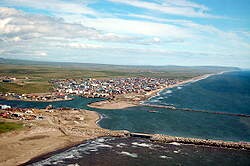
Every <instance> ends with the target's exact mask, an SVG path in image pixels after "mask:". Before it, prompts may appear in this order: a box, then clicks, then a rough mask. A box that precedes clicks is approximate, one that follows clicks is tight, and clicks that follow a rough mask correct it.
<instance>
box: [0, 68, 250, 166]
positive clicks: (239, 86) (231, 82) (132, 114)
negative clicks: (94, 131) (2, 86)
mask: <svg viewBox="0 0 250 166" xmlns="http://www.w3.org/2000/svg"><path fill="white" fill-rule="evenodd" d="M99 100H101V99H87V98H80V97H75V100H72V101H59V102H51V103H43V102H23V101H6V100H0V104H7V105H11V106H13V107H28V108H34V107H35V108H45V107H46V106H47V105H49V104H52V105H53V106H54V107H71V108H82V109H88V110H93V111H97V112H98V113H100V114H102V116H103V119H102V120H101V121H100V122H99V125H100V126H101V127H103V128H107V129H112V130H129V131H131V132H142V133H158V134H167V135H172V136H182V137H194V138H204V139H220V140H225V141H248V142H250V118H249V117H241V116H232V115H223V114H212V113H209V112H227V113H233V114H245V115H250V107H249V106H250V71H235V72H227V73H224V74H220V75H214V76H211V77H209V78H207V79H203V80H200V81H196V82H192V83H188V84H185V85H182V86H179V87H175V88H172V89H166V90H163V91H161V92H160V93H159V94H158V95H157V96H155V97H152V98H151V99H150V100H148V101H145V103H146V104H152V105H160V106H161V105H165V106H166V105H167V106H174V107H176V108H188V109H192V110H206V112H189V111H182V110H173V109H167V108H157V107H150V106H137V107H130V108H126V109H120V110H101V109H95V108H89V107H88V106H87V105H88V103H91V102H94V101H99ZM152 110H153V111H154V112H152ZM110 139H111V142H109V141H107V143H108V145H109V144H110V143H111V144H112V141H115V142H117V144H116V143H114V146H115V148H114V146H113V145H112V148H110V147H109V148H108V147H101V149H99V150H98V151H95V150H93V152H91V153H89V154H85V152H79V154H80V156H81V157H80V158H78V157H75V156H74V155H73V156H72V158H69V160H68V159H67V161H64V160H63V161H62V165H63V164H65V163H66V164H65V165H68V164H69V162H70V163H71V164H72V163H78V165H91V164H86V163H94V165H112V163H116V164H117V163H119V165H122V164H123V165H126V164H125V163H124V161H128V163H127V164H129V165H133V164H132V163H138V164H134V165H141V164H140V163H143V162H144V161H148V162H147V163H151V164H148V165H152V163H154V162H155V163H157V164H155V165H164V164H166V163H167V164H170V165H178V164H181V165H193V164H192V163H195V164H194V165H200V164H199V162H201V160H202V165H211V164H215V165H220V164H218V163H217V162H222V165H244V163H248V164H245V165H249V160H250V159H249V152H246V151H235V150H232V149H222V148H211V147H209V148H208V147H197V146H193V145H190V146H189V145H188V146H186V145H180V146H176V145H175V146H173V147H174V148H177V149H176V150H174V149H171V148H173V147H172V145H169V144H165V145H164V144H163V145H161V146H162V147H163V149H164V150H166V151H164V150H163V149H161V148H159V149H157V148H155V147H154V148H153V149H157V150H153V149H150V148H147V150H146V149H144V150H142V149H140V148H142V147H140V148H137V149H136V148H135V147H133V144H132V143H133V141H135V142H138V141H139V142H140V143H141V141H142V142H143V141H147V140H133V139H132V138H131V139H124V140H123V139H114V138H109V139H108V140H110ZM120 143H124V144H129V145H130V144H131V146H126V148H125V149H121V150H120V151H119V150H117V148H119V147H117V145H118V144H120ZM148 143H150V142H147V144H148ZM85 144H86V143H83V144H82V146H85ZM151 144H153V145H152V146H158V144H157V143H152V142H151ZM89 145H90V147H92V144H91V143H90V144H89V142H88V143H87V145H86V146H89ZM79 146H81V145H79ZM93 146H94V145H93ZM134 146H136V145H134ZM74 148H76V149H78V147H74ZM144 148H146V147H144ZM178 148H180V149H181V150H180V149H178ZM87 149H88V148H87ZM179 150H180V151H179ZM76 151H77V150H76ZM174 151H177V152H178V153H175V152H174ZM122 152H123V153H122ZM64 153H66V151H65V152H62V153H60V154H62V155H64ZM149 154H150V157H148V155H149ZM112 156H116V157H115V159H113V157H112ZM134 156H137V157H134ZM160 156H165V157H160ZM229 156H230V157H231V156H232V159H230V157H229ZM246 156H248V157H246ZM58 160H59V159H58ZM109 160H110V161H109ZM111 161H112V162H111ZM102 162H103V164H100V163H102ZM223 162H224V163H223ZM84 163H85V164H84ZM105 163H106V164H105ZM108 163H111V164H108ZM183 163H184V164H183ZM216 163H217V164H216ZM45 165H46V164H45ZM113 165H115V164H113ZM143 165H147V164H143Z"/></svg>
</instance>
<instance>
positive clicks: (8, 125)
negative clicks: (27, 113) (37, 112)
mask: <svg viewBox="0 0 250 166" xmlns="http://www.w3.org/2000/svg"><path fill="white" fill-rule="evenodd" d="M22 127H23V125H22V124H21V123H15V122H1V121H0V133H5V132H8V131H12V130H18V129H21V128H22Z"/></svg>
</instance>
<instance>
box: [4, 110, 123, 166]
mask: <svg viewBox="0 0 250 166" xmlns="http://www.w3.org/2000/svg"><path fill="white" fill-rule="evenodd" d="M40 114H42V115H43V116H45V117H46V118H45V119H44V120H33V121H23V123H24V125H25V127H24V129H22V130H19V131H13V132H8V133H3V134H0V139H1V141H0V154H1V155H0V165H4V166H13V165H19V164H22V163H25V162H27V161H29V160H30V159H32V158H34V157H37V156H40V155H44V154H47V153H49V152H52V151H55V150H59V149H62V148H65V147H69V146H73V145H76V144H79V143H81V142H82V141H85V140H88V139H93V138H97V137H101V136H123V133H122V132H119V131H110V130H106V129H102V128H100V127H99V126H98V125H97V124H96V121H97V120H98V119H99V115H98V114H97V113H96V112H92V111H86V110H54V112H53V113H47V112H45V111H44V110H41V113H40ZM1 120H2V121H3V120H4V119H1ZM8 121H14V120H8Z"/></svg>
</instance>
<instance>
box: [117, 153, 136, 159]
mask: <svg viewBox="0 0 250 166" xmlns="http://www.w3.org/2000/svg"><path fill="white" fill-rule="evenodd" d="M120 154H123V155H127V156H130V157H133V158H137V157H138V155H137V154H136V153H129V152H125V151H122V152H121V153H120Z"/></svg>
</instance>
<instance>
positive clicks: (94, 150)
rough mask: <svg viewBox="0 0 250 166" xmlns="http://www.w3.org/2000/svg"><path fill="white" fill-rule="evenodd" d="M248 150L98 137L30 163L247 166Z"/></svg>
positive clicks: (45, 165) (37, 165) (44, 165)
mask: <svg viewBox="0 0 250 166" xmlns="http://www.w3.org/2000/svg"><path fill="white" fill-rule="evenodd" d="M249 156H250V151H244V150H236V149H223V148H215V147H205V146H195V145H182V144H177V143H169V144H163V143H156V142H150V141H149V140H146V139H140V138H130V139H126V138H98V139H95V140H90V141H87V142H84V143H82V144H80V145H78V146H75V147H72V148H70V149H68V150H66V151H63V152H60V153H55V154H52V155H50V156H46V157H44V158H39V159H36V160H33V161H31V162H30V163H29V165H30V166H48V165H61V166H117V165H119V166H140V165H141V166H154V165H155V166H161V165H162V166H163V165H190V166H193V165H204V166H206V165H207V166H210V165H227V166H231V165H232V166H235V165H241V166H244V165H246V166H247V165H249V164H250V158H249Z"/></svg>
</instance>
